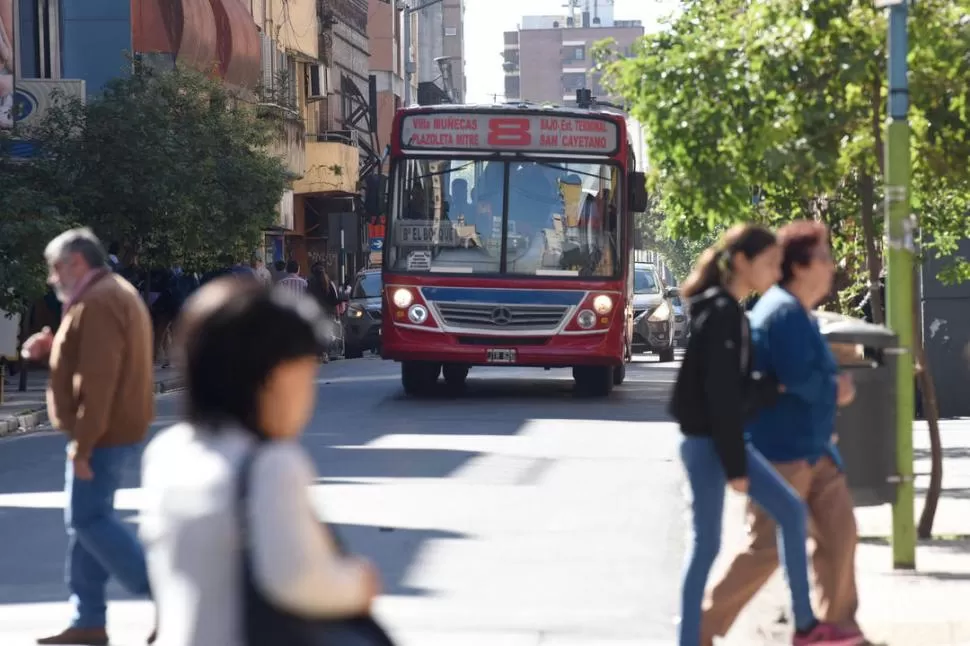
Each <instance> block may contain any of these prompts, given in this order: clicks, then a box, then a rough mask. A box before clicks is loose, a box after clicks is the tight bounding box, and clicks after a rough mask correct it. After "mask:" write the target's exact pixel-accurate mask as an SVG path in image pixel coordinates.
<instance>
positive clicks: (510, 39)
mask: <svg viewBox="0 0 970 646" xmlns="http://www.w3.org/2000/svg"><path fill="white" fill-rule="evenodd" d="M503 36H504V38H505V44H506V45H518V44H519V32H517V31H507V32H505V34H504V35H503Z"/></svg>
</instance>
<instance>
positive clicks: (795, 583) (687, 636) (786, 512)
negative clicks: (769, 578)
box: [678, 437, 815, 646]
mask: <svg viewBox="0 0 970 646" xmlns="http://www.w3.org/2000/svg"><path fill="white" fill-rule="evenodd" d="M680 454H681V458H682V459H683V462H684V467H685V468H686V470H687V479H688V481H689V482H690V488H691V494H692V496H691V510H692V511H693V516H694V518H693V528H694V543H693V546H692V548H691V553H690V557H689V560H688V563H687V570H686V572H685V573H684V587H683V590H682V592H681V594H682V599H681V617H680V639H679V642H678V643H679V644H680V646H698V645H699V644H700V640H701V634H700V631H701V607H702V605H703V602H704V590H705V588H706V587H707V577H708V576H709V575H710V572H711V567H712V566H713V565H714V560H715V559H716V558H717V554H718V552H719V551H720V549H721V519H722V517H723V514H724V489H725V487H726V486H727V477H726V476H725V475H724V468H723V467H722V466H721V461H720V459H719V458H718V456H717V452H716V451H715V449H714V441H713V440H712V439H711V438H709V437H687V438H684V442H683V444H681V448H680ZM747 458H748V496H749V497H750V498H751V499H752V500H754V501H755V502H756V503H758V505H759V506H761V508H763V509H764V510H765V511H767V512H768V513H769V514H770V515H771V516H772V517H773V518H774V519H775V522H776V523H778V533H779V537H778V538H779V541H778V542H779V546H778V547H779V550H778V551H779V553H780V555H781V562H782V565H783V566H784V567H785V573H786V574H787V576H788V587H789V589H790V591H791V597H792V614H794V615H795V627H796V628H797V629H799V630H803V629H805V628H808V627H810V626H811V625H812V624H813V623H814V622H815V614H814V613H813V612H812V604H811V599H810V597H809V584H808V559H807V557H806V555H805V549H806V547H805V542H806V532H807V525H808V510H807V507H806V505H805V502H804V501H803V500H802V499H801V498H800V497H799V496H798V493H797V492H796V491H795V490H794V489H793V488H792V487H791V485H789V484H788V483H787V482H786V481H785V480H784V479H783V478H782V477H781V476H780V475H779V474H778V472H777V471H775V469H774V467H772V466H771V463H770V462H768V461H767V460H766V459H765V458H764V456H763V455H761V454H760V453H758V452H757V451H756V450H755V449H754V448H752V447H751V445H750V444H749V445H748V447H747Z"/></svg>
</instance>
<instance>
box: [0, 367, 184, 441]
mask: <svg viewBox="0 0 970 646" xmlns="http://www.w3.org/2000/svg"><path fill="white" fill-rule="evenodd" d="M183 388H184V383H183V381H182V379H180V378H173V379H166V380H163V381H156V382H155V385H154V387H153V388H152V392H154V393H155V394H156V395H163V394H165V393H170V392H175V391H177V390H182V389H183ZM47 421H48V420H47V410H46V409H40V410H34V411H27V412H25V413H23V414H22V415H15V416H13V417H8V418H6V419H0V437H9V436H11V435H27V434H29V433H34V432H36V431H38V430H40V427H41V426H43V425H44V424H46V423H47Z"/></svg>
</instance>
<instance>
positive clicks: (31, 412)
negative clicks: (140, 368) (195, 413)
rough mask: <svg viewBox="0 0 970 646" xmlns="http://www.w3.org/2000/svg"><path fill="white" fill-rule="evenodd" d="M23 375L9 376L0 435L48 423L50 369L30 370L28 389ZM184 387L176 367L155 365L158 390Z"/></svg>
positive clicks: (0, 409) (0, 406)
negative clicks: (46, 393) (22, 388)
mask: <svg viewBox="0 0 970 646" xmlns="http://www.w3.org/2000/svg"><path fill="white" fill-rule="evenodd" d="M19 385H20V375H15V376H12V377H11V376H8V377H7V379H6V385H5V386H4V392H3V402H2V403H0V437H5V436H7V435H13V434H15V433H29V432H31V431H34V430H35V429H37V427H39V426H41V425H43V424H46V423H47V404H46V402H45V400H44V391H45V389H46V388H47V371H46V370H42V369H34V370H33V371H31V372H30V373H29V374H28V378H27V390H26V392H18V391H17V388H18V386H19ZM181 387H182V381H181V379H180V378H179V377H178V375H177V373H176V371H175V370H174V369H173V368H155V392H156V393H164V392H168V391H170V390H177V389H179V388H181Z"/></svg>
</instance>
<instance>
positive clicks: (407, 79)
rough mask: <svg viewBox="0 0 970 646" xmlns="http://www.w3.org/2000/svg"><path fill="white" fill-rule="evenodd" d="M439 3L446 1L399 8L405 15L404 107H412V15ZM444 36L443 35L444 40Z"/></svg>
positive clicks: (402, 4)
mask: <svg viewBox="0 0 970 646" xmlns="http://www.w3.org/2000/svg"><path fill="white" fill-rule="evenodd" d="M439 2H444V0H431V1H430V2H425V3H423V4H419V5H418V6H416V7H411V6H409V5H408V4H407V3H405V2H400V3H398V4H397V7H398V8H400V9H401V10H402V13H403V14H404V107H405V108H406V107H408V106H409V105H411V75H412V74H414V61H412V60H411V14H413V13H414V12H415V11H421V10H422V9H425V8H426V7H430V6H432V5H436V4H438V3H439ZM443 37H444V34H442V38H443Z"/></svg>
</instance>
